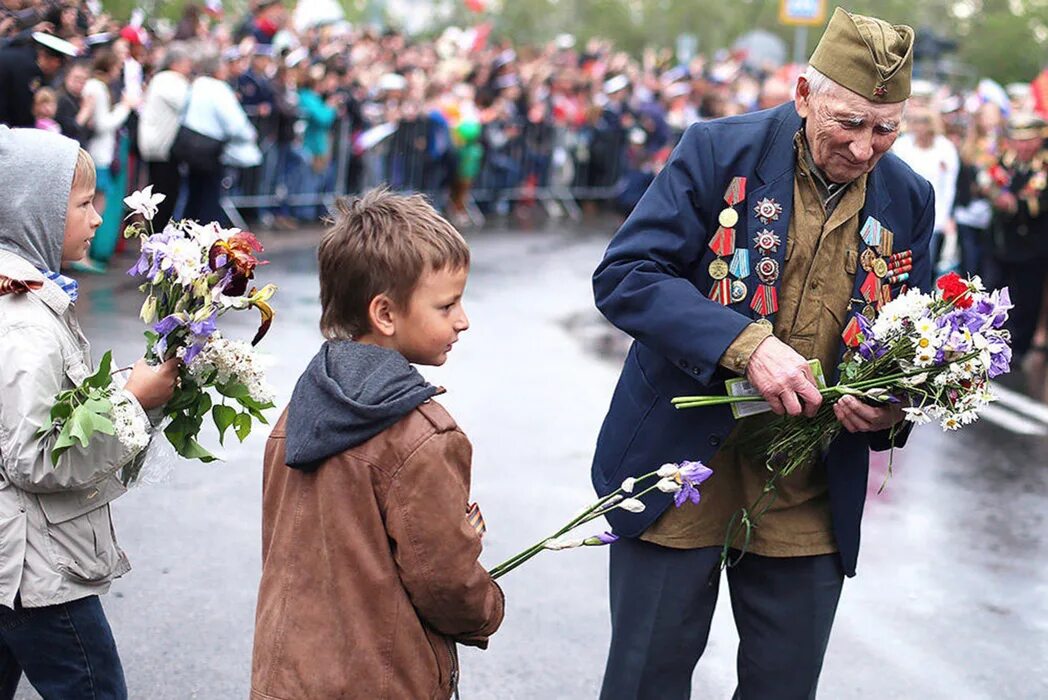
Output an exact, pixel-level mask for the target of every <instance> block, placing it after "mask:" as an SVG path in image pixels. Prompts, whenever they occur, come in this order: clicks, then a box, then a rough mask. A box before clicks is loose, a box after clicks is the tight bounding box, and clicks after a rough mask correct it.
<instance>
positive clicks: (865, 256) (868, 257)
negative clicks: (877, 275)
mask: <svg viewBox="0 0 1048 700" xmlns="http://www.w3.org/2000/svg"><path fill="white" fill-rule="evenodd" d="M876 259H877V254H876V253H874V252H873V248H866V249H864V250H863V251H862V253H861V254H860V255H859V264H860V265H862V269H864V270H866V271H867V272H873V261H874V260H876Z"/></svg>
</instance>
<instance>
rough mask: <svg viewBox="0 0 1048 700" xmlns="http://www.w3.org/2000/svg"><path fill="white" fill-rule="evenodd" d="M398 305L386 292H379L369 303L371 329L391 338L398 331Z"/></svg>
mask: <svg viewBox="0 0 1048 700" xmlns="http://www.w3.org/2000/svg"><path fill="white" fill-rule="evenodd" d="M395 313H396V307H395V305H394V304H393V300H392V299H390V298H389V297H388V296H386V295H385V294H379V295H378V296H376V297H374V298H373V299H372V300H371V303H370V304H368V321H370V322H371V329H372V330H373V331H374V332H375V333H377V334H379V335H381V336H384V337H387V338H391V337H393V335H394V333H396V330H397V326H396V323H395V322H394V315H395Z"/></svg>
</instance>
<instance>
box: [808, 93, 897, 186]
mask: <svg viewBox="0 0 1048 700" xmlns="http://www.w3.org/2000/svg"><path fill="white" fill-rule="evenodd" d="M794 104H795V105H796V107H797V113H798V114H800V115H801V117H803V118H805V119H806V120H807V123H806V128H805V135H806V136H807V137H808V145H809V146H810V147H811V154H812V158H813V160H814V161H815V165H817V166H818V167H819V169H820V170H822V172H823V173H825V175H826V177H828V178H829V179H830V181H832V182H837V183H844V182H851V181H852V180H855V179H857V178H858V177H860V176H861V175H862V174H863V173H868V172H870V171H871V170H873V166H875V165H877V161H879V160H880V159H881V156H883V155H884V154H885V153H886V152H887V151H888V149H890V148H891V147H892V144H893V143H895V139H896V138H898V136H899V122H900V121H901V120H902V113H903V104H904V103H902V102H899V103H895V104H874V103H873V102H870V101H869V100H867V99H865V98H863V97H860V96H859V95H856V94H855V93H854V92H852V91H851V90H848V89H846V88H843V87H840V86H839V85H833V86H831V88H830V89H829V90H827V91H825V92H822V93H820V94H818V95H813V94H811V91H810V89H809V85H808V81H806V80H805V79H804V78H801V79H800V80H799V81H798V83H797V94H796V97H795V99H794Z"/></svg>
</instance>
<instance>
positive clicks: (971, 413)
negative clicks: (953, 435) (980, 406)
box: [957, 409, 979, 425]
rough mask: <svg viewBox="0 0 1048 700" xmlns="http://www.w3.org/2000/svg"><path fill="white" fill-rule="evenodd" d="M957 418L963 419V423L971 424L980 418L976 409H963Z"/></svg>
mask: <svg viewBox="0 0 1048 700" xmlns="http://www.w3.org/2000/svg"><path fill="white" fill-rule="evenodd" d="M957 420H959V421H961V425H971V424H972V423H974V422H975V421H977V420H979V414H978V413H976V412H975V410H974V409H971V410H967V411H963V412H961V413H958V414H957Z"/></svg>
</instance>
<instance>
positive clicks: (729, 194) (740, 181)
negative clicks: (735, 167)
mask: <svg viewBox="0 0 1048 700" xmlns="http://www.w3.org/2000/svg"><path fill="white" fill-rule="evenodd" d="M744 199H746V178H744V177H738V176H736V177H733V178H732V179H731V183H730V184H729V185H728V189H727V190H725V191H724V201H725V202H727V203H728V204H729V205H730V206H735V205H736V204H738V203H739V202H741V201H742V200H744Z"/></svg>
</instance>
